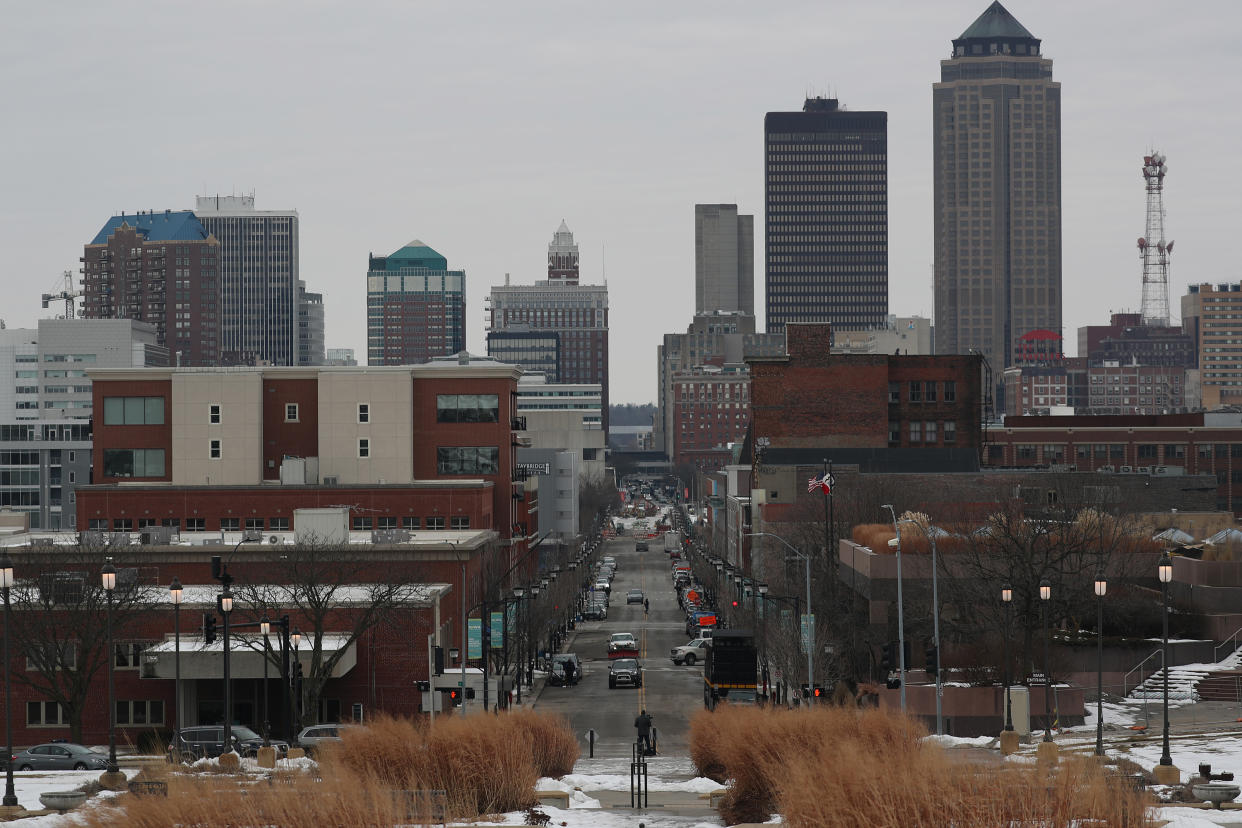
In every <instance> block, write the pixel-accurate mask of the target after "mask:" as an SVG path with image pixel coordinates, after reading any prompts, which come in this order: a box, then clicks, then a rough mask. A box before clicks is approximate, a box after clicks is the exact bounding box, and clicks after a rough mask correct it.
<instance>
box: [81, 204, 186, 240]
mask: <svg viewBox="0 0 1242 828" xmlns="http://www.w3.org/2000/svg"><path fill="white" fill-rule="evenodd" d="M123 225H124V226H128V227H133V228H135V229H136V230H137V231H138V232H139V234H141V235H142V236H144V237H145V238H146V240H147V241H149V242H165V241H202V240H203V239H205V238H207V237H208V235H210V234H209V233H208V232H207V228H205V227H203V223H202V222H200V221H199V220H198V216H196V215H194V213H192V212H190V211H189V210H179V211H177V212H173V211H171V210H165V211H164V212H162V213H157V212H154V211H152V212H149V213H134V214H132V215H131V214H126V213H122V214H121V215H119V216H113V217H112V218H110V219H108V221H107V223H105V224H104V226H103V229H102V230H100V231H99V232H98V233H97V234H96V235H95V238H94V239H92V240H91V244H107V242H108V238H109V237H111V236H112V234H113V233H115V232H116V231H117V229H119V228H120V227H121V226H123Z"/></svg>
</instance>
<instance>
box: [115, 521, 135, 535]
mask: <svg viewBox="0 0 1242 828" xmlns="http://www.w3.org/2000/svg"><path fill="white" fill-rule="evenodd" d="M112 530H113V531H114V532H132V531H133V530H134V521H133V519H132V518H114V519H113V521H112Z"/></svg>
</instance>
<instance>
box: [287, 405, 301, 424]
mask: <svg viewBox="0 0 1242 828" xmlns="http://www.w3.org/2000/svg"><path fill="white" fill-rule="evenodd" d="M297 421H298V404H297V403H285V422H286V423H296V422H297Z"/></svg>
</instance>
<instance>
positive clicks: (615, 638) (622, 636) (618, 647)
mask: <svg viewBox="0 0 1242 828" xmlns="http://www.w3.org/2000/svg"><path fill="white" fill-rule="evenodd" d="M637 652H638V639H636V638H635V637H634V633H613V635H612V637H611V638H609V639H608V656H609V657H610V658H616V657H617V655H620V654H623V653H624V654H630V653H637Z"/></svg>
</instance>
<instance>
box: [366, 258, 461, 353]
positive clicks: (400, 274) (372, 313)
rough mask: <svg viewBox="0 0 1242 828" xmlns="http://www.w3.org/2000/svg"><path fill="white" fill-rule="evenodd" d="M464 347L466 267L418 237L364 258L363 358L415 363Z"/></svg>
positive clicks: (458, 350) (454, 351)
mask: <svg viewBox="0 0 1242 828" xmlns="http://www.w3.org/2000/svg"><path fill="white" fill-rule="evenodd" d="M465 349H466V272H465V271H464V270H449V269H448V260H447V259H445V258H444V257H443V256H441V255H440V254H439V253H437V252H436V251H434V250H432V249H431V248H430V247H428V246H427V245H425V244H423V243H422V242H421V241H417V240H416V241H412V242H410V243H409V244H407V245H406V246H405V247H402V248H401V249H400V250H398V251H396V252H395V253H393V254H392V255H390V256H371V257H370V258H369V259H368V263H367V364H368V365H417V364H419V363H423V362H426V361H427V360H429V359H431V358H432V357H438V356H445V355H447V354H456V353H458V352H460V351H464V350H465Z"/></svg>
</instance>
